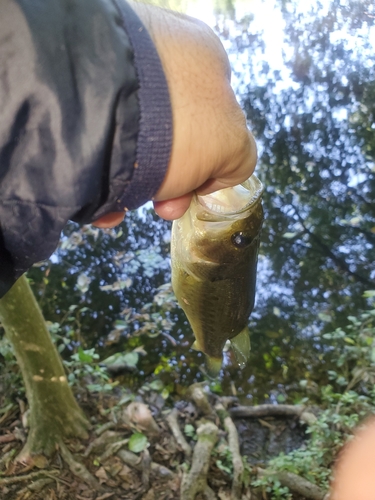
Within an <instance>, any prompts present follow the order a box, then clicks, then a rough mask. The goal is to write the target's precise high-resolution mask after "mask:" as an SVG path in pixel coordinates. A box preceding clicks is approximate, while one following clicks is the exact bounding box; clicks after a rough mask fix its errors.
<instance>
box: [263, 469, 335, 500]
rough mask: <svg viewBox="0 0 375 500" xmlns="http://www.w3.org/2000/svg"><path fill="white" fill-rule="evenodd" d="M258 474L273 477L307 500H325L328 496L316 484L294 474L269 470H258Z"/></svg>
mask: <svg viewBox="0 0 375 500" xmlns="http://www.w3.org/2000/svg"><path fill="white" fill-rule="evenodd" d="M257 472H258V475H259V476H272V477H274V478H275V479H277V480H278V481H280V483H281V484H282V485H283V486H286V487H287V488H289V489H290V490H291V491H294V492H295V493H297V494H298V495H301V496H303V497H305V498H309V499H311V500H324V498H325V496H326V493H327V492H326V491H324V490H322V488H319V486H317V485H316V484H313V483H310V481H307V479H305V478H303V477H300V476H298V475H297V474H293V473H292V472H287V471H280V472H275V471H271V470H268V469H266V470H265V469H261V468H260V467H258V468H257Z"/></svg>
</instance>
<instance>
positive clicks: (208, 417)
mask: <svg viewBox="0 0 375 500" xmlns="http://www.w3.org/2000/svg"><path fill="white" fill-rule="evenodd" d="M196 389H197V390H198V392H195V394H192V393H191V392H190V397H188V398H186V400H180V401H174V402H171V401H169V400H170V398H169V400H168V401H166V400H165V399H164V398H163V397H162V396H161V394H160V393H158V392H157V391H156V392H153V391H149V392H147V393H144V394H143V395H140V394H138V396H136V397H135V398H134V397H133V396H132V395H131V394H125V396H124V393H120V392H119V393H118V394H117V395H115V394H113V393H111V395H106V396H105V395H100V394H98V393H89V392H86V393H82V392H81V393H80V394H78V395H77V397H78V398H79V401H80V404H81V406H82V408H83V409H84V411H85V413H86V415H87V416H88V417H89V418H90V421H91V424H92V428H91V430H90V435H89V437H88V439H87V440H84V441H82V440H74V439H72V440H70V441H67V442H66V443H65V444H66V447H65V448H64V447H60V448H59V449H58V450H57V451H56V453H55V454H54V456H53V457H51V458H49V459H46V458H45V457H42V456H40V457H35V459H34V463H32V464H27V465H24V464H20V463H17V462H15V461H14V458H15V457H16V456H17V454H18V453H19V451H20V450H21V449H22V446H23V443H24V442H25V439H26V437H27V411H26V408H27V407H26V404H25V402H24V401H23V400H22V399H18V402H17V403H14V404H8V406H7V407H5V408H3V409H2V410H0V425H1V435H0V449H1V458H0V470H1V472H0V496H1V498H2V499H3V500H26V499H27V500H39V499H40V500H42V499H43V500H49V499H50V500H55V499H58V500H70V499H74V500H77V499H78V500H83V499H85V500H104V499H107V498H112V499H123V500H127V499H129V500H138V499H139V500H153V499H155V500H156V499H157V500H169V499H171V500H172V499H178V498H183V496H181V493H180V492H181V491H182V490H181V483H182V481H183V477H185V479H184V480H185V481H186V480H189V472H188V471H189V469H190V470H191V471H192V470H193V469H194V467H193V466H192V465H191V464H192V462H194V460H195V454H193V455H191V451H192V450H194V448H196V449H197V450H198V447H197V446H196V443H197V440H199V439H200V438H199V437H197V430H198V434H199V432H200V430H199V429H203V427H204V425H205V423H207V422H208V423H209V424H210V425H211V424H212V427H213V428H214V432H215V433H216V435H215V438H214V440H215V442H214V443H213V445H212V446H214V448H213V451H212V453H211V451H209V454H208V456H210V457H211V458H210V459H209V461H207V464H206V465H207V467H208V473H207V476H205V475H204V474H205V473H204V472H202V470H203V469H204V467H203V466H204V464H200V465H199V467H201V469H202V467H203V469H202V470H201V469H200V472H199V474H198V476H196V477H195V476H194V477H193V478H192V477H190V480H192V481H193V482H192V484H195V482H196V481H198V480H201V479H202V480H203V483H204V484H205V485H208V487H209V490H211V491H212V492H214V494H215V496H214V497H213V498H219V499H220V500H229V498H230V492H231V488H232V480H233V474H234V471H233V468H234V466H233V463H234V461H232V456H233V453H232V452H231V448H230V447H231V446H232V445H230V440H229V438H228V430H227V428H226V427H225V425H224V423H223V422H224V421H223V418H224V417H223V415H224V414H223V413H220V411H216V410H215V409H214V407H215V406H216V407H217V408H218V406H217V405H218V404H219V405H220V406H221V408H223V406H225V407H230V406H231V405H236V401H235V398H219V397H217V396H214V395H212V394H210V395H207V394H206V393H204V391H203V389H202V386H197V388H196ZM203 393H204V394H205V398H203V399H205V402H204V401H203V403H202V401H201V400H200V399H199V398H200V397H201V395H202V394H203ZM207 403H208V404H207ZM172 408H174V411H173V414H171V410H172ZM171 415H173V416H174V423H173V422H172V420H173V419H171ZM225 415H227V416H228V414H227V413H225ZM233 422H234V423H235V425H236V428H237V430H238V432H239V439H238V442H239V445H240V452H241V455H242V456H243V457H244V463H245V470H244V472H243V475H242V476H241V478H243V479H244V481H243V482H242V483H241V486H240V489H241V496H239V498H241V499H244V500H245V499H248V498H250V490H249V486H248V483H249V479H250V477H251V474H252V473H253V470H255V467H256V466H258V465H259V466H262V467H264V466H265V465H266V461H267V459H268V458H269V457H270V456H272V455H276V454H278V453H279V452H280V451H285V452H287V451H289V450H290V449H293V448H296V447H298V446H300V445H301V444H302V442H303V440H304V439H305V436H304V427H303V426H302V425H301V424H300V423H299V420H298V418H297V417H296V416H289V417H278V418H274V417H270V416H267V415H265V416H263V417H262V418H251V419H248V418H234V419H233ZM202 425H203V427H202ZM25 426H26V427H25ZM176 429H177V430H176ZM215 429H216V431H215ZM178 431H180V433H181V436H182V438H181V439H182V440H185V444H184V443H181V442H180V441H179V438H178V437H177V438H176V437H175V436H176V432H178ZM134 435H135V436H136V437H135V438H134ZM132 436H133V438H132ZM131 438H132V442H131V443H130V441H129V440H130V439H131ZM137 439H138V442H137ZM202 443H203V441H202ZM129 447H130V448H131V449H132V450H133V452H132V451H130V450H129ZM203 452H204V449H203ZM202 457H203V455H202ZM201 461H203V462H204V459H203V458H201ZM197 463H198V462H197ZM246 464H248V465H246ZM184 474H185V476H184ZM241 481H242V479H241ZM206 493H207V492H206ZM186 498H188V497H186ZM196 498H197V499H199V494H198V495H197V497H196ZM203 498H205V497H204V496H202V499H203ZM253 498H254V494H253V497H252V499H253Z"/></svg>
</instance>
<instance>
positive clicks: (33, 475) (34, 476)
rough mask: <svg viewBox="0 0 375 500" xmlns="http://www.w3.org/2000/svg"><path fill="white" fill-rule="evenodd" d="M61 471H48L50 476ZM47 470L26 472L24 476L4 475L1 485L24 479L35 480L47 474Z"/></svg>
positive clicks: (19, 481) (8, 484)
mask: <svg viewBox="0 0 375 500" xmlns="http://www.w3.org/2000/svg"><path fill="white" fill-rule="evenodd" d="M59 473H60V471H58V470H51V471H49V472H48V476H51V475H55V474H56V475H58V474H59ZM46 475H47V474H46V472H45V471H43V470H38V471H35V472H30V474H25V475H23V476H12V477H2V478H1V479H0V486H10V485H11V484H17V483H22V482H23V481H34V480H37V479H38V478H40V476H46Z"/></svg>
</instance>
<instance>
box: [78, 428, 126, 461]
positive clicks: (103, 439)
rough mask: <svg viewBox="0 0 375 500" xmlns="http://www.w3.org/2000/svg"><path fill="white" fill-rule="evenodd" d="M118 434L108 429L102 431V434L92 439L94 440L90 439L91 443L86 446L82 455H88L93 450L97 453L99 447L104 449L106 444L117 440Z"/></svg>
mask: <svg viewBox="0 0 375 500" xmlns="http://www.w3.org/2000/svg"><path fill="white" fill-rule="evenodd" d="M120 436H121V434H120V433H118V432H113V431H109V430H108V431H105V432H103V434H101V435H100V436H99V437H97V438H96V439H94V441H91V443H90V444H89V445H88V447H87V448H86V450H85V452H84V454H83V456H84V457H88V456H89V455H90V453H92V452H93V451H95V452H96V453H97V452H98V450H100V449H102V450H104V449H105V448H106V446H107V445H108V444H111V443H116V442H117V441H118V440H119V437H120Z"/></svg>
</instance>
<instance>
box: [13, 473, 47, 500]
mask: <svg viewBox="0 0 375 500" xmlns="http://www.w3.org/2000/svg"><path fill="white" fill-rule="evenodd" d="M54 482H55V481H54V479H51V478H50V477H44V478H41V479H38V480H37V481H33V482H32V483H31V484H28V485H27V486H26V487H25V488H22V490H20V491H19V492H18V497H22V495H25V493H28V492H30V491H32V492H34V493H37V492H39V491H42V489H43V488H44V487H45V486H48V485H49V484H52V483H54Z"/></svg>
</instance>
